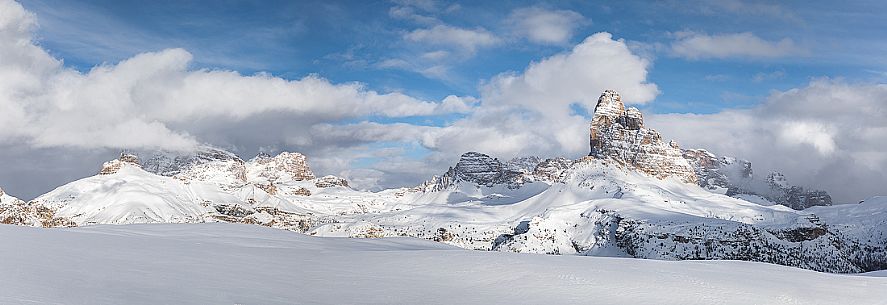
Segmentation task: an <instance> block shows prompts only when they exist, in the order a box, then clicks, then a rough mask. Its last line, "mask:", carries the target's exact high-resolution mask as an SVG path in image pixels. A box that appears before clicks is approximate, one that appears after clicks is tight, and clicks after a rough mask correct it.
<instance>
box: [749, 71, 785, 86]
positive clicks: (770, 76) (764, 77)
mask: <svg viewBox="0 0 887 305" xmlns="http://www.w3.org/2000/svg"><path fill="white" fill-rule="evenodd" d="M784 77H785V71H783V70H776V71H773V72H761V73H757V74H755V75H754V76H753V77H752V81H753V82H756V83H760V82H763V81H768V80H776V79H782V78H784Z"/></svg>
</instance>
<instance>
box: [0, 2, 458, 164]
mask: <svg viewBox="0 0 887 305" xmlns="http://www.w3.org/2000/svg"><path fill="white" fill-rule="evenodd" d="M35 24H36V23H35V20H34V16H33V15H32V14H30V13H28V12H27V11H25V10H24V9H23V8H22V7H21V5H19V4H18V3H15V2H11V1H0V39H2V42H3V43H2V44H0V116H2V120H0V140H2V141H7V142H9V141H13V140H15V141H21V142H24V143H27V144H28V145H32V146H35V147H52V146H65V147H79V148H139V147H157V148H167V149H186V148H189V147H192V146H194V145H195V144H197V143H198V142H200V141H202V140H203V139H199V138H198V137H196V136H195V132H203V133H205V132H207V129H212V128H231V126H236V125H237V124H239V122H242V121H245V120H248V119H251V118H255V117H257V116H261V115H265V114H275V115H278V116H281V115H282V116H288V117H289V118H290V119H293V120H295V121H297V122H299V124H302V125H306V124H307V125H310V124H311V123H312V122H313V123H318V122H326V121H336V120H342V119H347V118H358V117H362V116H368V115H377V116H387V117H402V116H414V115H433V114H440V113H444V112H446V111H450V110H453V109H458V110H459V111H465V110H466V108H467V107H468V106H466V105H465V104H464V103H463V104H462V105H461V106H460V105H459V101H460V100H461V98H458V97H448V100H447V101H446V103H442V102H430V101H423V100H419V99H416V98H413V97H410V96H407V95H404V94H402V93H398V92H392V93H379V92H376V91H373V90H369V89H367V88H366V87H365V86H364V85H363V84H360V83H345V84H333V83H331V82H330V81H328V80H326V79H323V78H321V77H319V76H316V75H309V76H306V77H303V78H301V79H298V80H286V79H282V78H278V77H274V76H271V75H268V74H262V73H260V74H256V75H250V76H244V75H240V74H239V73H237V72H232V71H219V70H192V69H189V68H188V66H189V63H190V62H191V60H192V55H191V54H190V53H189V52H187V51H185V50H183V49H168V50H163V51H159V52H151V53H143V54H139V55H137V56H134V57H132V58H129V59H127V60H124V61H121V62H119V63H117V64H107V65H103V66H98V67H95V68H93V69H92V70H90V71H89V72H86V73H81V72H78V71H75V70H73V69H70V68H66V67H64V66H63V65H62V64H61V61H59V60H57V59H55V58H53V57H52V56H50V55H49V54H48V53H47V52H46V51H45V50H43V49H42V48H40V47H39V46H37V45H36V44H35V43H34V42H33V41H32V37H33V36H32V31H33V29H34V27H35ZM444 109H448V110H446V111H445V110H444ZM195 122H200V123H201V124H203V125H201V126H197V125H196V124H197V123H195ZM221 122H225V124H221ZM210 125H212V126H215V127H209V126H210ZM198 127H199V128H198Z"/></svg>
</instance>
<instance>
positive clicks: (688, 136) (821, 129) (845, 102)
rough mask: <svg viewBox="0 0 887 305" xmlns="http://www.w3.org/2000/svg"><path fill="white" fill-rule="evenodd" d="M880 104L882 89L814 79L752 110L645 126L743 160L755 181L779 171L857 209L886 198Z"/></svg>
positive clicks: (667, 117) (666, 117)
mask: <svg viewBox="0 0 887 305" xmlns="http://www.w3.org/2000/svg"><path fill="white" fill-rule="evenodd" d="M885 101H887V85H882V84H852V83H846V82H844V81H840V80H833V79H817V80H814V81H811V82H810V83H809V84H808V85H807V86H805V87H802V88H797V89H791V90H787V91H782V92H775V93H773V94H771V95H770V96H769V97H767V99H766V101H765V102H764V103H763V104H761V105H759V106H757V107H755V108H752V109H747V110H727V111H723V112H720V113H716V114H659V115H652V116H648V118H647V122H648V126H652V127H653V128H657V129H659V130H660V131H662V133H663V134H664V135H665V136H668V137H674V138H676V139H677V140H678V141H680V142H681V144H682V145H683V146H684V147H701V148H707V149H709V150H711V151H713V152H715V153H718V154H722V155H733V156H735V157H739V158H745V159H749V160H750V161H752V163H753V165H754V168H755V170H756V174H757V175H766V174H767V172H768V171H771V170H778V171H782V172H784V173H785V174H786V175H787V176H788V178H789V179H791V180H792V182H794V183H798V184H802V185H808V186H813V187H818V188H824V189H826V190H827V191H829V192H830V193H831V194H832V195H833V196H834V197H835V199H837V200H838V201H839V202H856V201H858V200H861V199H865V197H867V196H871V195H875V194H883V193H884V191H885V190H884V182H885V181H887V154H885V153H884V152H885V151H887V121H885V120H884V118H887V102H885Z"/></svg>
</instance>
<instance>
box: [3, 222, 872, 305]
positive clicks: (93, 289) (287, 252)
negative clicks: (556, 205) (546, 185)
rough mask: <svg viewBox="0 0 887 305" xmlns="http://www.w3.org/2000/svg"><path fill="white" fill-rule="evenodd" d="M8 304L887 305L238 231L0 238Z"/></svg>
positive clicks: (647, 273)
mask: <svg viewBox="0 0 887 305" xmlns="http://www.w3.org/2000/svg"><path fill="white" fill-rule="evenodd" d="M0 243H2V244H3V245H6V246H4V247H0V270H2V271H3V272H0V287H2V289H0V303H3V304H857V305H862V304H887V278H883V277H875V276H871V277H869V276H853V275H838V274H828V273H820V272H814V271H809V270H802V269H797V268H790V267H783V266H777V265H771V264H762V263H750V262H738V261H680V262H669V261H657V260H638V259H626V258H605V257H577V256H551V255H529V254H513V253H499V252H482V251H467V250H463V249H459V248H456V247H451V246H447V245H444V244H440V243H435V242H431V241H424V240H419V239H412V238H384V239H349V238H318V237H312V236H307V235H303V234H293V233H292V232H287V231H282V230H275V229H269V228H263V227H260V226H250V225H242V224H227V223H216V224H152V225H125V226H110V225H99V226H91V227H83V228H70V229H38V228H30V227H21V226H10V225H0Z"/></svg>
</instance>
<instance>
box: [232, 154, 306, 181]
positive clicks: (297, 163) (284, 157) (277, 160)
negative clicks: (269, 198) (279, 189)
mask: <svg viewBox="0 0 887 305" xmlns="http://www.w3.org/2000/svg"><path fill="white" fill-rule="evenodd" d="M249 163H250V164H249V166H248V175H249V176H250V178H260V179H266V180H268V181H269V182H272V183H273V182H276V181H278V180H281V181H282V180H293V181H304V180H311V179H314V178H315V176H314V173H313V172H311V169H310V168H308V162H307V158H306V157H305V155H303V154H300V153H293V152H282V153H280V154H278V155H277V156H274V157H271V156H268V155H262V154H260V155H259V156H256V157H255V158H253V159H252V160H250V162H249Z"/></svg>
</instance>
